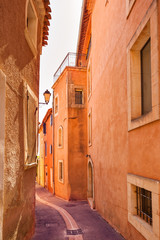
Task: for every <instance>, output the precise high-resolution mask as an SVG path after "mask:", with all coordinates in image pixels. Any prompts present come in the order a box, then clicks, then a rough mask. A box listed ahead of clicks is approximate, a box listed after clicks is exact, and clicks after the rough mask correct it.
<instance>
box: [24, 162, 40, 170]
mask: <svg viewBox="0 0 160 240" xmlns="http://www.w3.org/2000/svg"><path fill="white" fill-rule="evenodd" d="M34 167H37V163H36V162H35V163H28V164H25V165H24V169H25V170H27V169H30V168H34Z"/></svg>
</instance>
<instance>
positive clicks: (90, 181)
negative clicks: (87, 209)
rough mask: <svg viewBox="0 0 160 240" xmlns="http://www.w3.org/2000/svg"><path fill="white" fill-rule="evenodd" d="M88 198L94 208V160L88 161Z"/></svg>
mask: <svg viewBox="0 0 160 240" xmlns="http://www.w3.org/2000/svg"><path fill="white" fill-rule="evenodd" d="M87 198H88V202H89V204H90V206H91V208H94V207H95V206H94V205H95V204H94V171H93V163H92V160H91V159H89V161H88V191H87Z"/></svg>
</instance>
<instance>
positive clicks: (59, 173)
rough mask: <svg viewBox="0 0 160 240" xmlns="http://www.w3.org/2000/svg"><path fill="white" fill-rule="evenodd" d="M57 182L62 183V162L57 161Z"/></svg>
mask: <svg viewBox="0 0 160 240" xmlns="http://www.w3.org/2000/svg"><path fill="white" fill-rule="evenodd" d="M58 180H59V182H61V183H63V182H64V179H63V160H59V161H58Z"/></svg>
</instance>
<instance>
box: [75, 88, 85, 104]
mask: <svg viewBox="0 0 160 240" xmlns="http://www.w3.org/2000/svg"><path fill="white" fill-rule="evenodd" d="M82 103H83V91H82V89H75V104H82Z"/></svg>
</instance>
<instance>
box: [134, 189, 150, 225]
mask: <svg viewBox="0 0 160 240" xmlns="http://www.w3.org/2000/svg"><path fill="white" fill-rule="evenodd" d="M136 200H137V207H136V208H137V215H138V216H140V217H141V218H142V219H144V220H145V221H146V222H147V223H149V224H150V225H152V193H151V192H150V191H148V190H146V189H144V188H140V187H136Z"/></svg>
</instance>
